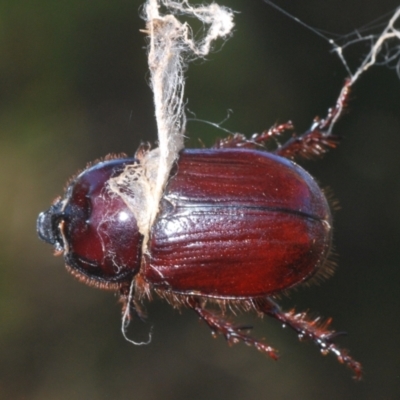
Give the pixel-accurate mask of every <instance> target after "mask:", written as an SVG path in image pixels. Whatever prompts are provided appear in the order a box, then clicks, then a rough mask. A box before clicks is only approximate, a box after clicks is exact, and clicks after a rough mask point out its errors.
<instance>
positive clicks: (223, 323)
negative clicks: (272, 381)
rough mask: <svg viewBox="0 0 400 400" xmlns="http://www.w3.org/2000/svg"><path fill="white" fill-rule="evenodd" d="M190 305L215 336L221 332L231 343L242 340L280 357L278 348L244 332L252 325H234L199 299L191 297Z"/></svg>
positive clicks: (272, 355) (274, 357)
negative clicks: (210, 309) (205, 306)
mask: <svg viewBox="0 0 400 400" xmlns="http://www.w3.org/2000/svg"><path fill="white" fill-rule="evenodd" d="M188 305H189V307H190V308H192V309H193V310H194V311H196V313H197V314H198V315H199V316H200V318H201V319H202V320H203V321H204V322H205V323H206V324H207V325H208V326H209V327H210V328H211V332H212V334H213V336H216V335H217V334H218V333H219V334H221V335H222V336H224V337H225V339H226V340H227V342H228V343H229V344H236V343H238V342H240V341H241V342H244V343H245V344H247V345H248V346H254V347H255V348H256V349H257V350H259V351H262V352H263V353H266V354H268V356H269V357H271V358H272V359H274V360H277V359H278V354H277V352H276V350H275V349H273V348H272V347H271V346H268V345H267V344H266V343H264V342H262V341H260V340H257V339H255V338H253V337H251V336H250V335H247V334H245V333H243V331H244V330H246V331H247V330H249V329H251V328H252V327H249V326H234V325H233V324H232V323H230V322H228V321H227V320H225V319H224V318H222V317H220V316H218V315H216V314H214V313H212V312H211V311H208V310H206V309H205V308H203V305H202V303H201V301H200V300H199V299H196V298H190V299H189V300H188Z"/></svg>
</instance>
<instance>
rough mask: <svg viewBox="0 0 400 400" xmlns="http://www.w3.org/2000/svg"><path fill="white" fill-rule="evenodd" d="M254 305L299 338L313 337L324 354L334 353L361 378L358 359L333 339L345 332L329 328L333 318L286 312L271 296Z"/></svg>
mask: <svg viewBox="0 0 400 400" xmlns="http://www.w3.org/2000/svg"><path fill="white" fill-rule="evenodd" d="M254 305H255V307H256V309H257V311H259V312H261V313H263V314H267V315H269V316H271V317H274V318H275V319H277V320H278V321H280V322H282V323H283V324H284V325H287V326H289V327H290V328H292V329H293V330H294V331H295V332H297V334H298V336H299V339H303V338H308V339H311V340H312V341H313V342H314V343H315V344H317V346H318V347H319V348H320V349H321V353H322V354H324V355H325V354H328V353H333V354H334V355H335V356H336V357H337V359H338V360H339V362H340V363H342V364H346V365H347V366H348V367H350V368H351V369H352V370H353V371H354V373H355V379H357V380H359V379H361V375H362V368H361V364H360V363H359V362H358V361H355V360H354V359H353V358H352V357H351V356H349V355H348V354H347V351H346V350H342V349H341V348H340V347H339V346H337V345H336V344H335V343H334V342H333V340H334V339H335V338H336V336H338V335H340V334H343V333H340V332H335V331H333V330H329V325H330V323H331V319H328V320H327V321H325V322H322V321H321V319H320V318H316V319H314V320H310V319H308V318H307V314H306V313H304V312H303V313H297V314H296V313H295V311H294V310H290V311H289V312H284V311H282V310H281V309H280V307H279V306H278V305H277V304H276V303H275V302H274V301H273V300H272V299H271V298H269V297H267V298H263V299H255V300H254Z"/></svg>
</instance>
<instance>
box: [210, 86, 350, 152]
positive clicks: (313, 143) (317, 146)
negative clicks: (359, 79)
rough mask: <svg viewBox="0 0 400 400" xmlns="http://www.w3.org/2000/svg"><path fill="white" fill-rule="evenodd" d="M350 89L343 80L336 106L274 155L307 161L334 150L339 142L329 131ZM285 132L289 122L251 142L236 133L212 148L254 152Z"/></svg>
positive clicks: (278, 147) (257, 134)
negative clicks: (242, 149)
mask: <svg viewBox="0 0 400 400" xmlns="http://www.w3.org/2000/svg"><path fill="white" fill-rule="evenodd" d="M350 86H351V82H350V80H346V81H345V83H344V85H343V88H342V90H341V92H340V94H339V97H338V99H337V101H336V105H335V106H334V107H333V108H330V109H329V110H328V114H327V116H326V117H325V118H324V119H318V118H316V119H315V120H314V122H313V124H312V126H311V128H310V129H309V130H308V131H306V132H305V133H303V134H302V135H299V136H297V135H296V134H293V135H292V137H291V138H290V139H289V140H288V141H287V142H286V143H284V144H282V145H280V144H279V143H278V146H277V148H276V149H275V150H274V151H273V153H274V154H276V155H279V156H281V157H286V158H290V159H295V158H306V159H309V158H314V157H319V156H321V155H323V154H325V153H326V152H327V151H328V150H329V149H332V148H335V147H336V146H337V144H338V142H339V136H336V135H333V134H332V128H333V126H334V124H335V123H336V121H337V120H338V119H339V118H340V117H341V116H342V114H343V112H344V111H345V108H346V105H347V102H348V99H349V94H350ZM288 131H293V125H292V123H291V122H287V123H286V124H281V125H275V126H273V127H272V128H271V129H269V130H267V131H264V132H262V133H256V134H254V135H253V136H252V137H251V138H250V139H247V138H246V136H245V135H242V134H240V133H236V134H234V135H230V136H228V137H227V138H225V139H218V140H217V142H216V143H215V145H214V146H213V148H216V149H221V148H249V149H256V148H258V147H260V146H262V145H265V144H266V143H267V142H268V141H270V140H271V139H277V138H278V137H279V136H280V135H282V134H283V133H285V132H288Z"/></svg>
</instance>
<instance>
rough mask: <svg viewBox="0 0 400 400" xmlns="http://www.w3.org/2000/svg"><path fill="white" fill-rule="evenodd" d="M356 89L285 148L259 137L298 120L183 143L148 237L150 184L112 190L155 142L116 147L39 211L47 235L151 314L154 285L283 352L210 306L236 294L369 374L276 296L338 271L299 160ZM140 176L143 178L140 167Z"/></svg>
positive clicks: (238, 336) (320, 327)
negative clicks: (133, 149)
mask: <svg viewBox="0 0 400 400" xmlns="http://www.w3.org/2000/svg"><path fill="white" fill-rule="evenodd" d="M348 89H349V84H346V85H345V87H344V89H343V91H342V93H341V96H340V98H339V100H338V103H337V105H336V107H335V108H334V109H332V110H330V112H329V114H328V116H327V118H326V119H324V120H321V121H315V123H314V125H313V126H312V128H311V129H310V130H309V131H307V132H306V133H305V134H303V135H302V136H293V137H292V138H291V139H290V140H289V141H287V142H286V143H285V144H284V145H282V146H279V147H278V148H277V149H276V150H275V151H272V152H266V151H260V150H259V147H260V145H261V144H265V143H266V142H267V141H268V139H270V138H272V137H276V136H278V135H280V134H281V133H282V132H284V131H286V130H290V129H292V126H291V124H290V123H288V124H284V125H280V126H276V127H274V128H272V129H271V130H269V131H267V132H264V133H262V134H259V135H253V137H252V138H251V139H250V140H247V139H246V138H245V137H244V136H243V135H239V134H237V135H233V136H231V137H229V138H227V139H224V140H220V141H218V142H217V143H216V145H215V146H214V148H212V149H209V150H184V151H182V152H181V153H180V156H179V158H178V160H177V161H176V163H175V166H174V167H173V169H172V171H171V174H170V178H169V181H168V183H167V186H166V188H165V191H164V193H163V196H162V199H161V202H160V204H159V210H158V214H157V217H156V219H155V221H154V223H153V224H152V226H151V230H150V233H149V235H148V237H145V238H144V236H143V235H142V234H141V233H140V229H139V227H138V224H139V223H138V221H137V217H136V214H135V211H134V210H133V209H132V206H131V203H130V200H131V199H137V198H139V200H140V196H141V193H135V192H134V191H133V192H130V191H129V190H125V191H124V190H122V191H121V193H122V195H117V194H116V193H115V191H113V190H112V182H114V180H115V179H118V177H120V176H121V174H122V173H123V172H124V171H125V172H126V171H130V170H131V171H135V168H136V169H137V168H139V167H140V166H141V163H142V160H143V157H144V154H146V149H144V148H141V149H140V150H139V151H138V152H137V154H136V158H125V157H109V158H108V159H106V160H105V161H102V162H99V163H97V164H95V165H94V166H91V167H89V168H87V169H86V170H85V171H84V172H82V173H81V174H79V175H78V176H77V177H76V178H74V179H73V180H72V181H71V183H70V184H69V186H68V188H67V190H66V194H65V196H64V198H62V199H57V200H56V201H55V203H54V204H53V205H52V206H51V207H50V209H49V210H48V211H46V212H43V213H41V214H40V215H39V219H38V225H37V227H38V233H39V236H40V237H41V238H42V239H43V240H45V241H46V242H48V243H51V244H52V245H54V246H55V248H56V250H57V252H59V253H61V252H63V253H64V257H65V261H66V264H67V268H68V270H69V271H70V272H71V273H72V274H73V275H74V276H76V277H77V278H78V279H80V280H81V281H83V282H85V283H88V284H90V285H92V286H96V287H100V288H103V289H113V290H118V291H119V292H120V294H121V298H122V300H123V301H124V304H125V310H126V309H129V310H133V311H136V312H137V313H138V314H139V315H142V313H141V311H140V301H141V300H142V299H143V298H144V297H148V298H150V294H151V292H152V290H153V289H154V291H155V292H156V293H157V294H158V295H160V296H161V297H163V298H165V299H166V300H167V301H169V302H170V303H171V304H173V305H174V306H187V307H190V308H192V309H193V310H195V311H196V313H197V314H198V315H199V316H200V317H201V318H202V319H203V320H204V321H205V322H206V323H207V324H208V325H209V326H210V328H211V329H212V331H213V332H214V333H221V334H222V335H223V336H224V337H225V338H226V339H227V340H228V341H229V342H232V343H235V342H237V341H240V340H241V341H244V342H245V343H247V344H251V345H254V346H255V347H256V348H257V349H259V350H261V351H263V352H266V353H268V354H269V355H270V356H271V357H272V358H277V355H276V352H275V350H274V349H273V348H271V347H270V346H268V345H266V344H265V343H264V342H262V341H259V340H256V339H254V338H252V337H251V336H250V335H249V334H248V332H247V331H248V330H249V328H248V327H240V326H235V325H233V324H232V323H230V322H228V321H227V320H226V319H225V318H224V317H223V316H222V315H217V314H214V313H212V312H211V311H208V310H207V309H206V308H205V306H206V304H207V302H209V301H211V302H212V303H216V304H217V305H220V306H221V308H222V310H224V309H225V307H226V305H233V306H239V307H243V308H244V309H246V310H248V309H254V310H255V311H256V312H257V313H259V314H267V315H270V316H272V317H274V318H276V319H278V320H280V321H281V322H282V323H284V324H285V325H288V326H290V327H291V328H293V329H294V330H295V331H296V332H297V333H298V335H299V337H305V338H310V339H312V340H313V341H314V342H315V343H316V344H317V345H318V346H319V347H320V349H321V351H322V352H323V353H328V352H332V353H334V354H335V355H336V356H337V358H338V359H339V361H340V362H342V363H345V364H347V365H348V366H349V367H350V368H352V369H353V370H354V372H355V374H356V377H357V378H360V377H361V365H360V364H359V363H358V362H356V361H355V360H353V359H352V358H351V357H350V356H349V355H348V354H347V352H346V351H343V350H341V349H340V348H339V347H338V346H337V345H336V344H335V343H334V342H333V339H334V337H335V336H336V333H335V332H334V331H330V330H329V329H328V325H329V321H328V322H325V323H321V322H320V321H319V319H316V320H310V319H308V318H307V316H306V314H305V313H300V314H296V313H295V312H294V311H289V312H283V311H282V310H281V309H280V308H279V306H278V305H277V304H276V303H275V301H274V295H276V294H279V293H282V291H284V290H286V289H290V288H292V287H294V286H296V285H298V284H300V283H302V282H305V281H308V280H309V279H310V278H318V277H324V276H327V275H329V273H330V271H331V266H330V264H329V262H328V261H327V258H328V255H329V251H330V246H331V231H332V228H331V214H330V210H329V206H328V203H327V201H326V199H325V196H324V194H323V192H322V191H321V189H320V188H319V187H318V185H317V183H316V182H315V181H314V179H313V178H312V177H311V176H310V175H309V174H308V173H307V172H306V171H305V170H303V169H302V168H301V167H299V166H298V165H297V164H295V163H294V162H293V161H292V159H293V158H295V157H296V156H300V157H301V156H303V157H306V158H310V157H312V156H319V155H321V154H323V153H324V152H326V151H327V150H328V148H331V147H335V145H336V143H337V138H336V137H335V136H333V135H331V133H330V128H331V126H332V122H333V121H334V120H336V118H337V117H338V116H339V115H340V113H341V111H342V109H343V107H344V105H345V102H346V99H347V96H348ZM128 176H131V179H133V180H134V179H136V178H135V174H134V172H133V173H132V175H129V174H128ZM127 199H128V200H127ZM142 204H143V203H142ZM144 240H145V241H146V243H147V246H146V250H145V251H143V243H144V242H143V241H144Z"/></svg>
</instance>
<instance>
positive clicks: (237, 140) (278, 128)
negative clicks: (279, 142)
mask: <svg viewBox="0 0 400 400" xmlns="http://www.w3.org/2000/svg"><path fill="white" fill-rule="evenodd" d="M292 130H293V124H292V123H291V122H290V121H289V122H286V123H285V124H281V125H274V126H273V127H271V128H270V129H268V130H266V131H264V132H262V133H255V134H254V135H253V136H252V137H251V138H250V139H247V138H246V136H245V135H242V134H241V133H235V134H234V135H229V136H228V137H226V138H224V139H217V141H216V142H215V144H214V146H212V148H213V149H227V148H242V149H256V148H259V147H260V146H263V145H265V144H266V143H267V142H268V141H270V140H271V139H276V138H277V137H278V136H280V135H282V134H283V133H285V132H288V131H292Z"/></svg>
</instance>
